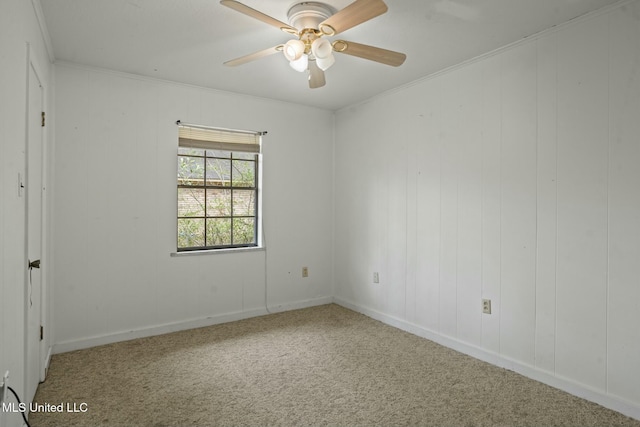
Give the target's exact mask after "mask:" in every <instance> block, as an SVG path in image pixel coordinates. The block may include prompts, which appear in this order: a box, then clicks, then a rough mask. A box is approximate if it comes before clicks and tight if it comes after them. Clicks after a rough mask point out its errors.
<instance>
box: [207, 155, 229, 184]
mask: <svg viewBox="0 0 640 427" xmlns="http://www.w3.org/2000/svg"><path fill="white" fill-rule="evenodd" d="M230 181H231V160H224V159H207V185H221V186H222V185H224V186H229V185H230V184H231V182H230Z"/></svg>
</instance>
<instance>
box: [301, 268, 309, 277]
mask: <svg viewBox="0 0 640 427" xmlns="http://www.w3.org/2000/svg"><path fill="white" fill-rule="evenodd" d="M302 277H309V267H302Z"/></svg>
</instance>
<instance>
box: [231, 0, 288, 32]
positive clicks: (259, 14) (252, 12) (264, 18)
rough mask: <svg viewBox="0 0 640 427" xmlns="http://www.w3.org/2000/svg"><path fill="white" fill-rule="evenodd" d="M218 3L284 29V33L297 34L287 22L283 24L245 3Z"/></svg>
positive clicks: (232, 1) (232, 0)
mask: <svg viewBox="0 0 640 427" xmlns="http://www.w3.org/2000/svg"><path fill="white" fill-rule="evenodd" d="M220 4H221V5H223V6H227V7H229V8H231V9H233V10H235V11H237V12H240V13H244V14H245V15H247V16H250V17H252V18H255V19H257V20H259V21H262V22H265V23H267V24H269V25H272V26H274V27H276V28H279V29H281V30H282V31H284V32H285V33H289V34H296V35H297V34H298V30H297V29H296V28H293V27H292V26H291V25H289V24H285V23H284V22H282V21H278V20H277V19H275V18H272V17H270V16H269V15H265V14H264V13H262V12H260V11H257V10H255V9H253V8H251V7H249V6H247V5H244V4H242V3H240V2H238V1H234V0H221V1H220Z"/></svg>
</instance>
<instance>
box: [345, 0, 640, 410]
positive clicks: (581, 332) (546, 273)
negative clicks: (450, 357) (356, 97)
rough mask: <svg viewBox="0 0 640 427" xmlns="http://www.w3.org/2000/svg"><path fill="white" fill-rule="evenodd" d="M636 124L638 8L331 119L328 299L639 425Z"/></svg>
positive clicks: (639, 158) (639, 110)
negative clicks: (546, 382)
mask: <svg viewBox="0 0 640 427" xmlns="http://www.w3.org/2000/svg"><path fill="white" fill-rule="evenodd" d="M639 118H640V2H638V1H635V2H629V3H625V4H622V5H620V6H618V7H617V8H614V9H610V10H608V11H606V12H602V13H600V14H597V15H594V16H591V17H588V18H585V19H582V20H579V21H576V22H572V23H571V24H568V25H566V26H564V27H562V28H559V29H556V30H554V31H550V32H547V33H544V34H541V35H539V36H536V37H534V38H532V39H530V40H527V41H523V42H521V43H519V44H517V45H513V46H511V47H508V48H506V49H504V50H502V51H500V52H497V53H494V54H493V55H491V56H488V57H485V58H481V59H478V60H476V61H473V62H471V63H468V64H465V65H462V66H459V67H457V68H455V69H452V70H449V71H446V72H444V73H442V74H440V75H437V76H433V77H431V78H428V79H425V80H423V81H421V82H418V83H416V84H414V85H412V86H411V87H408V88H403V89H399V90H398V91H396V92H394V93H391V94H386V95H383V96H381V97H378V98H375V99H373V100H371V101H370V102H368V103H366V104H362V105H356V106H352V107H350V108H346V109H344V110H341V111H340V112H339V113H338V114H337V116H336V154H335V157H336V160H335V161H336V182H337V183H342V184H341V185H338V186H336V196H335V200H336V202H335V203H336V207H335V209H336V230H337V232H336V244H335V248H336V249H335V261H334V262H335V278H336V297H337V298H338V300H339V301H344V302H345V303H348V304H352V305H353V306H356V307H361V308H363V309H365V310H372V312H378V313H380V314H381V315H383V316H385V317H386V318H390V319H396V320H399V321H401V322H404V323H405V324H406V325H412V326H411V327H414V326H417V327H419V328H422V330H425V331H428V332H429V333H435V334H436V335H439V336H442V337H445V338H447V339H453V340H455V341H456V342H461V343H463V344H464V345H466V346H468V348H476V349H481V350H482V351H483V352H484V353H485V354H492V355H495V356H497V357H499V358H502V360H508V361H515V362H516V363H517V364H519V365H520V366H523V367H526V368H527V369H530V370H532V371H531V372H540V373H545V375H546V374H549V375H551V377H556V378H557V379H558V380H561V381H566V382H567V383H568V384H577V385H579V386H582V387H584V388H585V389H589V390H596V392H597V393H599V394H600V395H602V396H606V397H607V398H609V397H611V398H613V399H614V400H615V399H619V401H620V402H626V403H627V404H628V403H631V405H632V407H635V408H636V412H637V413H638V414H640V388H638V386H637V385H638V383H640V328H638V325H640V190H639V189H640V166H639V165H640V120H639ZM374 271H377V272H379V273H380V283H379V284H376V283H373V281H372V274H373V272H374ZM482 298H489V299H491V300H492V309H493V313H492V314H491V315H487V314H483V313H482V311H481V299H482Z"/></svg>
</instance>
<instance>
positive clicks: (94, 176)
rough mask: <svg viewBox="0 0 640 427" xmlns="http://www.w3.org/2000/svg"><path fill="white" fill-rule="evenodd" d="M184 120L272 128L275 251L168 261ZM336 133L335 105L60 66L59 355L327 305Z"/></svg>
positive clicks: (269, 201) (270, 225)
mask: <svg viewBox="0 0 640 427" xmlns="http://www.w3.org/2000/svg"><path fill="white" fill-rule="evenodd" d="M309 117H313V120H308V119H309ZM176 120H182V121H183V122H185V123H196V124H202V125H208V126H219V127H225V128H232V129H234V128H235V129H250V130H266V131H268V134H267V136H266V137H264V138H263V153H264V156H263V188H262V190H263V192H262V194H263V218H264V222H263V224H264V235H263V236H264V240H265V242H266V251H254V252H241V253H217V254H207V255H187V256H178V257H171V256H170V254H171V253H172V252H175V251H176V221H177V220H176V213H177V201H176V200H177V196H176V194H177V190H176V183H177V181H176V168H177V166H176V162H177V161H176V153H177V126H176ZM332 126H333V115H332V113H331V112H329V111H324V110H319V109H313V108H308V107H302V106H296V105H293V104H286V103H281V102H275V101H268V100H264V99H257V98H251V97H247V96H242V95H234V94H230V93H224V92H217V91H212V90H206V89H202V88H197V87H191V86H184V85H179V84H172V83H168V82H160V81H155V80H150V79H142V78H138V77H135V76H131V75H126V74H118V73H111V72H108V71H101V70H95V69H86V68H81V67H76V66H72V65H57V66H56V134H55V142H56V150H55V161H54V169H55V199H54V220H53V232H54V239H53V241H54V251H53V252H54V256H55V259H54V262H55V274H54V277H53V279H54V286H53V297H54V301H53V314H54V325H55V331H54V333H55V338H54V339H55V344H56V345H57V350H60V349H62V350H68V349H71V348H75V347H83V346H87V345H92V344H96V343H100V342H101V341H100V340H101V339H103V338H104V337H106V338H105V339H106V340H107V341H109V340H110V338H109V337H113V339H123V338H126V337H127V335H126V334H127V333H129V332H132V333H134V334H135V333H140V334H142V335H144V334H145V332H144V331H145V330H149V329H153V328H156V329H155V330H159V331H162V329H161V328H162V327H163V326H165V325H178V326H177V328H179V325H180V324H184V325H187V326H188V325H191V326H193V323H189V322H196V321H202V322H204V323H206V321H207V320H206V319H211V318H216V317H219V318H223V319H224V318H225V317H224V316H225V315H237V316H240V317H242V316H243V313H246V315H256V314H261V313H266V311H265V304H268V306H269V307H270V308H271V309H274V310H277V309H279V308H280V307H285V308H291V307H296V306H304V305H311V304H314V303H318V302H326V301H330V300H331V293H332V290H333V289H332V277H331V273H332V265H331V264H332V259H331V247H332V232H331V231H332V227H333V220H332V177H331V175H330V174H329V173H327V171H330V170H331V166H330V165H331V164H332V154H333V152H332V150H333V147H332V144H331V143H330V142H329V143H327V141H331V140H332ZM303 266H307V267H308V268H309V277H308V278H303V277H302V267H303ZM265 296H266V299H267V301H266V303H265ZM226 319H228V318H226ZM185 327H186V326H185ZM158 328H160V329H158Z"/></svg>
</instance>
